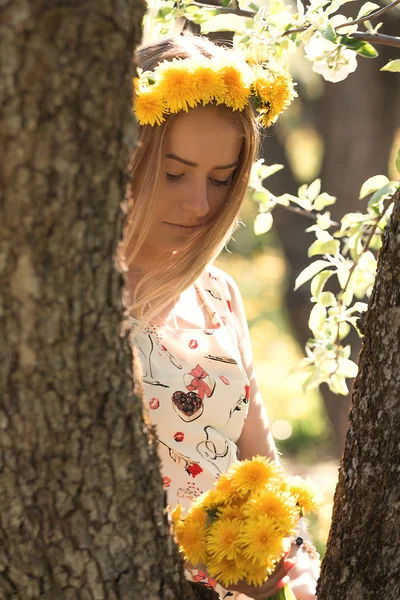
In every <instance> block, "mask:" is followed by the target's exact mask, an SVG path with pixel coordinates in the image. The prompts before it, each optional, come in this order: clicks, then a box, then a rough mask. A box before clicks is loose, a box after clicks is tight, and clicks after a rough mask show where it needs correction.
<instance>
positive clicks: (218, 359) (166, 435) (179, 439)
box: [131, 266, 250, 598]
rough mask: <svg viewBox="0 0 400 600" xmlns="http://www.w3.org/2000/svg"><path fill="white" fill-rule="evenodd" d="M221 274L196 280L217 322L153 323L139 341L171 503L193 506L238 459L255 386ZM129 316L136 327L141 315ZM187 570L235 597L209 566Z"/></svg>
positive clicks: (211, 273)
mask: <svg viewBox="0 0 400 600" xmlns="http://www.w3.org/2000/svg"><path fill="white" fill-rule="evenodd" d="M222 273H223V272H222V271H220V270H219V269H217V268H216V267H213V266H209V267H207V269H205V271H204V272H203V274H202V275H201V277H200V278H199V279H198V280H197V281H196V283H195V284H194V286H195V289H196V291H197V294H198V295H199V299H198V300H200V304H203V306H204V307H205V308H206V310H207V312H208V314H209V315H210V317H211V319H212V323H213V328H211V329H198V328H196V329H193V328H191V329H182V328H180V329H177V328H176V329H174V328H171V327H166V326H160V325H151V326H149V327H148V329H147V330H146V331H145V332H143V333H140V334H139V335H138V336H137V337H136V339H135V340H134V344H135V346H136V348H137V350H138V356H139V358H140V361H141V366H142V377H143V386H144V394H145V402H146V404H147V407H148V409H149V416H150V419H151V422H152V423H153V424H154V425H155V427H156V435H157V438H158V442H159V446H158V448H159V455H160V458H161V468H162V476H163V483H164V487H165V489H166V492H167V499H168V503H169V505H170V506H172V507H174V506H175V505H176V504H178V503H180V504H181V505H182V506H183V507H184V508H188V507H189V506H190V504H191V502H192V500H193V499H194V498H196V497H197V496H198V495H200V494H201V493H202V492H204V491H206V490H208V489H210V488H212V487H213V485H214V483H215V481H216V480H217V479H218V477H219V476H220V474H221V473H224V472H225V471H226V470H227V469H228V467H229V465H230V464H231V463H232V462H234V461H236V460H237V459H238V448H237V446H236V442H237V440H238V438H239V436H240V434H241V431H242V428H243V424H244V421H245V419H246V415H247V411H248V403H249V395H250V391H249V390H250V387H249V381H248V378H247V375H246V371H245V369H244V367H243V365H242V361H241V357H240V353H239V348H238V340H237V333H236V329H235V326H234V319H233V318H232V302H231V297H230V293H229V288H228V286H227V284H226V281H225V280H224V278H223V276H221V275H222ZM131 320H132V328H133V331H134V329H135V324H136V323H137V321H135V319H133V318H131ZM185 573H186V576H187V578H188V579H192V580H195V581H201V582H203V583H204V584H205V585H209V586H211V587H214V588H215V589H216V591H218V592H219V594H220V597H221V598H226V597H228V596H230V597H232V596H233V594H232V593H231V592H227V591H226V590H224V589H223V588H221V586H219V585H218V584H216V583H215V581H213V580H212V579H211V578H209V577H208V576H207V575H206V574H205V573H202V572H199V571H186V572H185ZM235 596H236V594H235Z"/></svg>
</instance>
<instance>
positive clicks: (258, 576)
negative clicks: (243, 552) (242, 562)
mask: <svg viewBox="0 0 400 600" xmlns="http://www.w3.org/2000/svg"><path fill="white" fill-rule="evenodd" d="M274 569H275V563H273V562H272V561H270V562H267V561H263V562H262V561H250V560H247V564H246V567H245V578H246V581H247V583H249V584H250V585H262V584H263V583H265V581H266V580H267V579H268V577H269V576H270V575H271V573H272V572H273V571H274Z"/></svg>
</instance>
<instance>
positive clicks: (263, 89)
mask: <svg viewBox="0 0 400 600" xmlns="http://www.w3.org/2000/svg"><path fill="white" fill-rule="evenodd" d="M272 84H273V79H272V78H271V76H270V75H269V74H267V73H265V72H263V71H262V72H261V73H260V74H259V75H257V77H256V78H255V79H254V81H253V83H252V86H251V87H252V93H253V94H254V95H255V96H259V97H260V98H261V100H262V102H269V100H270V98H271V89H272Z"/></svg>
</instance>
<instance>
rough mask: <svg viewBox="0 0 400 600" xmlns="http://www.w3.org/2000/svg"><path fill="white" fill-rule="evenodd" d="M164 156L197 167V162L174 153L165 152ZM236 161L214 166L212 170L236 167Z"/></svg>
mask: <svg viewBox="0 0 400 600" xmlns="http://www.w3.org/2000/svg"><path fill="white" fill-rule="evenodd" d="M166 158H172V159H173V160H177V161H179V162H181V163H183V164H184V165H188V166H189V167H198V164H197V163H194V162H191V161H190V160H186V159H184V158H180V157H179V156H176V154H167V156H166ZM237 165H238V164H237V162H234V163H232V164H231V165H222V166H219V167H214V168H213V171H214V170H217V169H218V170H224V169H232V168H233V167H237Z"/></svg>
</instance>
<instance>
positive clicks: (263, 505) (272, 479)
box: [172, 456, 317, 600]
mask: <svg viewBox="0 0 400 600" xmlns="http://www.w3.org/2000/svg"><path fill="white" fill-rule="evenodd" d="M316 505H317V492H316V488H315V487H314V486H313V484H312V483H311V482H310V481H304V480H303V479H301V478H300V477H285V476H284V475H283V472H282V470H281V469H280V467H279V466H277V465H276V464H275V463H274V462H273V461H270V460H269V459H266V458H264V457H261V456H257V457H255V458H253V459H252V460H244V461H239V462H237V463H235V464H234V465H233V466H232V467H231V468H230V469H229V471H227V473H226V474H224V475H221V476H220V478H219V479H218V481H217V482H216V484H215V488H213V489H211V490H209V491H208V492H205V493H204V494H202V495H201V496H199V497H198V498H197V499H196V500H195V501H194V502H193V503H192V505H191V507H190V509H189V511H188V513H187V515H186V516H185V517H183V516H182V513H181V506H180V505H179V504H178V506H177V507H176V508H175V510H174V511H173V513H172V517H173V521H174V525H175V532H176V537H177V540H178V543H179V546H180V550H181V551H182V552H183V553H184V556H185V559H186V560H187V561H188V562H190V563H191V564H193V565H196V564H204V565H206V567H207V572H208V574H209V575H210V576H211V577H213V578H215V579H217V580H218V581H219V582H220V583H221V584H222V585H223V586H224V587H226V588H227V589H229V586H232V585H235V584H236V583H237V582H238V581H239V580H246V581H247V582H248V583H249V584H251V585H262V584H263V583H264V582H265V581H266V579H267V578H268V577H269V576H270V575H271V574H272V572H273V571H274V570H275V567H276V565H277V563H278V562H279V561H280V560H281V558H282V556H283V555H284V554H285V551H287V549H288V546H289V538H290V536H292V535H293V534H294V533H295V530H296V525H297V523H298V521H299V518H300V517H301V516H303V514H304V513H305V512H306V511H308V510H310V509H315V508H316ZM281 592H282V593H281ZM274 598H276V600H277V599H278V598H282V600H283V599H285V598H286V599H287V600H290V598H294V595H293V592H291V590H290V589H289V588H288V587H287V586H285V588H284V589H282V590H280V592H279V593H278V594H276V595H275V596H274Z"/></svg>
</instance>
